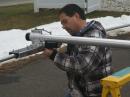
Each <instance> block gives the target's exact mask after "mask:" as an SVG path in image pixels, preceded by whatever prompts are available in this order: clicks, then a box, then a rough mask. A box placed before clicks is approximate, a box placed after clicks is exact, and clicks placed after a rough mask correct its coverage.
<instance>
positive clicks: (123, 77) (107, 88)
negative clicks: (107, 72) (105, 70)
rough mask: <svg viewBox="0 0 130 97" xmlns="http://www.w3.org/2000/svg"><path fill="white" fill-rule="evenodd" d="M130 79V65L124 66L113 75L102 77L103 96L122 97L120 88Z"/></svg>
mask: <svg viewBox="0 0 130 97" xmlns="http://www.w3.org/2000/svg"><path fill="white" fill-rule="evenodd" d="M129 81H130V67H127V68H124V69H122V70H120V71H118V72H116V73H114V74H112V75H111V76H108V77H105V78H103V79H101V84H102V86H103V90H102V97H108V95H109V94H111V95H112V97H121V94H120V88H121V87H122V86H123V85H124V84H126V83H128V82H129Z"/></svg>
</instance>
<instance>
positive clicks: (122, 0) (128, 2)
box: [101, 0, 130, 12]
mask: <svg viewBox="0 0 130 97" xmlns="http://www.w3.org/2000/svg"><path fill="white" fill-rule="evenodd" d="M101 10H108V11H121V12H124V11H125V12H130V0H101Z"/></svg>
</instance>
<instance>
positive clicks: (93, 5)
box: [34, 0, 100, 12]
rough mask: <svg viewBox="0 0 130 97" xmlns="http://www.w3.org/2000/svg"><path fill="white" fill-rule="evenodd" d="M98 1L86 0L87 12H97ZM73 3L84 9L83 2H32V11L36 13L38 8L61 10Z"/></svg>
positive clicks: (64, 0)
mask: <svg viewBox="0 0 130 97" xmlns="http://www.w3.org/2000/svg"><path fill="white" fill-rule="evenodd" d="M99 1H100V0H88V4H87V5H88V8H87V9H88V12H91V11H93V10H97V9H98V8H99V7H100V2H99ZM69 3H75V4H78V5H79V6H80V7H82V8H84V7H85V0H34V11H35V12H38V11H39V8H61V7H63V6H64V5H66V4H69Z"/></svg>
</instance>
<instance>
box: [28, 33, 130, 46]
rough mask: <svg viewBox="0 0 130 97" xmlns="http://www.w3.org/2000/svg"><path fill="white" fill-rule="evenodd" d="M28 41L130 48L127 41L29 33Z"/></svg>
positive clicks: (129, 42)
mask: <svg viewBox="0 0 130 97" xmlns="http://www.w3.org/2000/svg"><path fill="white" fill-rule="evenodd" d="M30 40H38V41H53V42H62V43H73V44H87V45H96V46H99V45H101V46H109V47H118V48H130V41H128V40H116V39H101V38H90V37H73V36H71V37H69V36H68V37H66V36H53V35H39V34H33V33H30Z"/></svg>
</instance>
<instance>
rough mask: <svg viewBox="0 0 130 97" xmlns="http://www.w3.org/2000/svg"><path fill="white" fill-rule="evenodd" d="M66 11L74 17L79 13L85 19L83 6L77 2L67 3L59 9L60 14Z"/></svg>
mask: <svg viewBox="0 0 130 97" xmlns="http://www.w3.org/2000/svg"><path fill="white" fill-rule="evenodd" d="M61 13H65V14H66V15H67V16H70V17H72V16H73V15H74V14H75V13H78V14H79V16H80V18H81V19H83V20H85V14H84V11H83V9H82V8H80V7H79V6H78V5H76V4H67V5H66V6H64V7H63V8H61V10H60V11H59V15H60V14H61Z"/></svg>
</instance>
